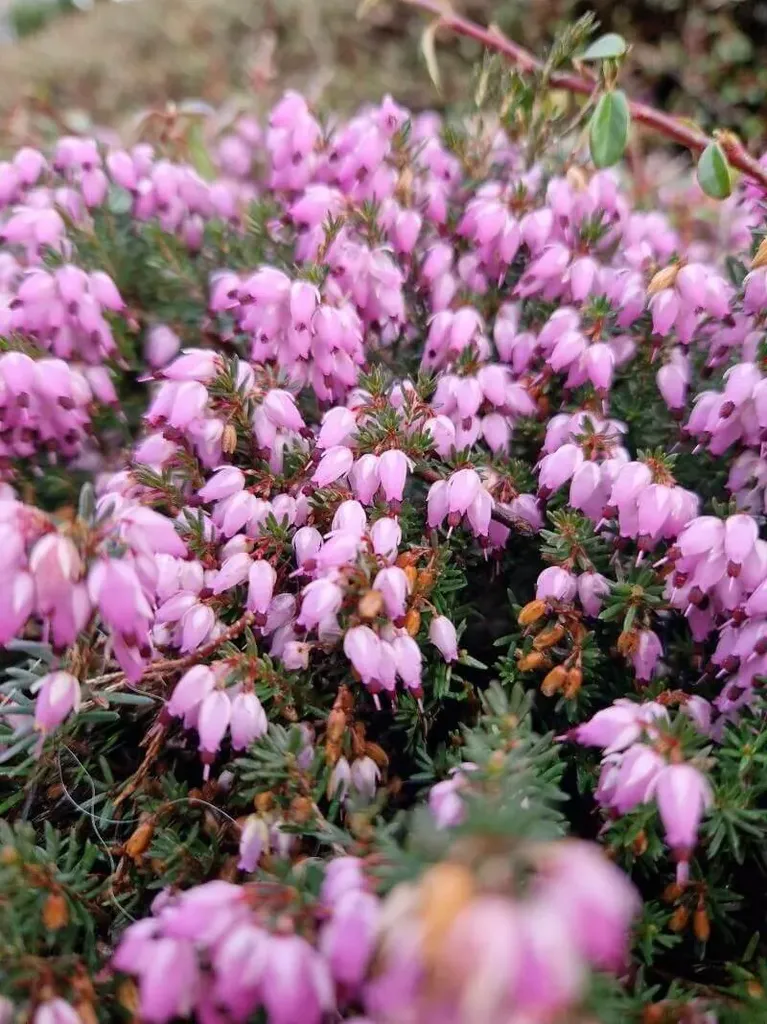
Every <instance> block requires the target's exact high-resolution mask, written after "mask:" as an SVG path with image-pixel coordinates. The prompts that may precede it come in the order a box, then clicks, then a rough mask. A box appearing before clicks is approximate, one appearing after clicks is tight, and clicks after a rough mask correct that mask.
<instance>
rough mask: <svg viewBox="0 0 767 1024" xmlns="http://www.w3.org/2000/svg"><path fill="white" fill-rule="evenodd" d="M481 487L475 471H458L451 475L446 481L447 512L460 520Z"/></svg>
mask: <svg viewBox="0 0 767 1024" xmlns="http://www.w3.org/2000/svg"><path fill="white" fill-rule="evenodd" d="M436 486H437V485H436V484H434V485H433V487H436ZM481 486H482V482H481V481H480V479H479V475H478V474H477V471H476V470H475V469H459V470H458V471H457V472H456V473H453V475H452V476H451V477H450V478H449V480H448V481H447V511H448V512H449V513H451V514H457V515H458V517H459V518H460V516H462V515H464V513H465V512H466V511H467V509H468V508H469V505H471V503H472V502H473V501H474V499H475V498H476V496H477V494H478V493H479V490H480V487H481Z"/></svg>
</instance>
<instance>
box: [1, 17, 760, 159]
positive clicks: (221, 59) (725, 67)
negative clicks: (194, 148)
mask: <svg viewBox="0 0 767 1024" xmlns="http://www.w3.org/2000/svg"><path fill="white" fill-rule="evenodd" d="M357 5H358V0H122V2H119V0H0V22H1V24H2V39H3V42H2V43H0V55H1V56H2V67H3V76H2V84H0V130H2V129H4V131H2V137H3V140H4V142H5V144H16V143H18V141H19V140H20V137H21V138H22V139H23V140H24V141H28V140H29V136H30V134H34V132H35V130H37V129H38V128H39V126H40V125H43V126H44V125H45V124H46V122H52V124H51V125H50V127H53V128H55V129H56V130H57V131H61V130H62V129H66V128H68V127H70V128H75V129H77V128H81V127H85V125H84V124H83V122H84V120H85V119H86V115H85V113H84V112H85V111H87V112H88V114H87V117H90V118H93V119H95V120H96V121H97V122H98V123H100V124H109V125H113V126H116V127H119V126H121V125H122V124H123V123H124V122H125V121H126V120H127V119H128V118H130V117H131V116H132V115H135V113H136V111H138V110H141V109H145V108H146V107H148V106H156V105H164V104H165V103H166V102H167V101H168V100H182V99H189V98H191V97H194V98H199V99H204V100H206V101H210V102H212V103H220V102H222V101H223V100H224V99H225V98H227V97H231V96H233V95H234V96H236V95H237V93H238V92H240V93H244V92H247V93H249V94H250V93H252V91H253V89H254V87H255V91H256V93H257V94H258V95H259V96H260V97H262V99H263V102H264V104H267V103H269V102H271V101H272V99H273V97H274V95H275V93H278V92H280V91H282V89H284V88H285V87H290V86H295V87H297V88H301V89H303V90H305V91H306V92H308V93H309V94H310V95H312V96H314V97H316V98H317V99H321V100H322V101H323V102H324V103H325V104H326V105H327V106H328V107H332V108H336V109H341V110H347V109H348V108H349V107H350V106H352V105H357V104H358V103H359V102H361V101H364V100H365V99H372V98H374V97H378V96H380V95H381V93H382V92H387V91H391V92H395V93H396V94H397V97H398V99H400V100H401V101H403V102H405V103H407V104H409V105H410V106H412V107H413V108H414V109H422V108H424V107H430V106H435V105H436V106H439V105H442V104H444V103H446V102H449V101H450V100H451V99H454V98H456V97H457V96H460V95H461V92H462V90H463V88H464V85H465V82H466V80H467V75H468V73H469V65H470V62H471V59H472V58H474V57H475V56H476V53H477V51H476V49H475V48H473V46H472V44H471V43H469V42H466V41H458V40H455V39H451V40H449V41H448V40H445V43H446V45H443V46H441V47H440V49H439V55H440V64H441V67H442V70H443V79H444V82H445V88H444V93H443V95H442V96H438V95H436V93H435V91H434V89H433V87H432V86H431V84H430V82H429V78H428V75H427V74H426V73H425V71H424V69H423V67H422V62H421V58H420V56H419V46H418V41H419V36H420V32H421V30H422V28H423V26H424V21H423V17H422V15H421V14H419V12H417V11H415V10H411V9H409V8H407V7H406V6H405V5H402V4H398V3H397V2H396V0H381V2H380V3H379V4H377V5H376V6H375V8H374V9H373V11H372V12H371V13H370V14H369V16H368V17H367V18H366V19H365V21H363V22H360V21H358V20H357V19H356V17H355V13H356V8H357ZM454 5H455V6H456V7H458V8H459V9H461V10H462V11H463V12H465V13H467V14H469V15H470V16H471V17H472V18H474V19H475V20H479V21H484V22H495V23H497V24H498V25H499V26H500V27H501V28H502V29H503V30H504V31H505V32H506V33H508V34H509V35H511V36H512V37H513V38H514V39H516V40H517V41H519V42H521V43H523V44H524V45H526V46H527V47H529V48H530V49H533V50H535V51H537V52H539V53H540V52H541V51H543V50H545V48H546V45H547V43H548V42H549V41H550V40H551V38H552V37H553V35H554V34H555V32H556V30H557V28H558V26H560V25H561V24H562V23H563V22H565V21H568V20H572V18H573V17H575V16H577V15H578V14H581V13H583V11H584V10H587V9H592V10H595V11H596V13H597V15H598V17H599V19H600V22H601V25H602V27H603V30H605V31H617V32H620V33H621V34H622V35H624V36H625V37H626V38H627V39H628V40H629V41H630V42H631V43H632V47H633V49H632V52H631V58H630V61H629V66H628V69H627V75H628V79H629V86H630V89H631V92H632V94H633V95H634V96H635V97H636V98H642V99H646V100H649V101H652V102H655V103H656V104H658V105H661V106H662V107H663V108H664V109H666V110H670V111H674V112H676V113H678V114H680V115H682V116H686V117H690V118H692V119H694V120H696V121H698V122H699V123H701V124H702V125H703V126H704V127H706V128H708V129H710V128H713V127H731V128H735V129H737V130H738V131H739V132H740V133H741V134H742V135H743V136H744V137H745V138H746V139H748V140H749V141H750V142H751V143H752V144H755V145H757V146H758V145H761V144H762V143H764V141H765V134H766V133H767V120H765V118H764V117H763V116H762V112H763V109H764V106H765V100H767V0H454Z"/></svg>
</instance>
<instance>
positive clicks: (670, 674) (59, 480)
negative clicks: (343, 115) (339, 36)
mask: <svg viewBox="0 0 767 1024" xmlns="http://www.w3.org/2000/svg"><path fill="white" fill-rule="evenodd" d="M417 6H420V7H422V8H425V9H427V10H429V9H431V8H432V4H431V2H430V0H418V3H417ZM434 10H435V11H436V13H437V15H438V18H439V21H435V22H434V24H433V25H432V26H431V27H429V28H427V30H426V33H425V35H424V42H423V51H424V55H425V58H426V63H427V65H428V67H429V69H430V71H431V72H432V74H433V75H434V76H435V77H437V76H438V70H439V65H438V56H437V53H436V46H435V37H436V30H437V29H438V28H440V27H444V26H448V27H452V28H454V29H456V30H457V31H459V32H463V33H464V34H468V35H472V36H473V37H474V38H477V39H479V40H480V41H481V42H483V43H485V44H486V46H487V48H488V51H492V52H488V55H487V57H486V58H485V60H484V61H483V63H482V64H481V66H480V67H479V68H478V71H477V76H476V83H475V89H474V92H473V94H472V96H471V97H469V98H467V102H466V104H465V108H463V109H460V110H457V111H455V112H454V114H451V115H450V116H449V117H446V118H444V119H442V118H439V117H437V116H435V115H431V114H419V115H414V114H411V113H409V112H408V111H407V110H405V109H403V108H402V107H400V106H399V105H398V104H397V103H396V102H395V101H394V100H393V99H392V98H390V97H385V98H384V99H383V100H382V101H381V102H380V104H378V105H376V106H373V107H371V108H367V109H363V110H361V111H360V112H359V113H358V114H357V115H356V116H355V117H353V118H352V119H350V120H348V121H340V120H334V119H333V117H332V115H330V114H327V115H325V114H321V113H320V112H319V111H317V110H315V109H313V108H312V106H311V105H310V104H309V102H308V101H307V100H306V99H305V98H303V97H302V96H300V95H298V94H296V93H291V92H289V93H287V94H286V95H285V96H284V97H283V98H282V99H281V100H280V101H279V102H278V103H277V105H276V106H275V107H274V108H273V109H272V110H271V112H270V113H269V115H268V117H267V119H266V120H265V121H264V122H260V121H258V120H257V119H255V118H252V117H250V116H246V115H241V116H238V117H237V118H236V119H235V120H234V121H233V122H232V123H231V124H230V125H228V126H227V127H226V128H224V129H222V128H221V125H220V121H218V120H215V119H213V120H211V121H210V122H208V121H207V120H206V118H205V116H203V115H200V114H198V113H196V112H194V111H186V112H181V113H178V112H175V113H173V112H171V113H170V114H168V115H163V117H162V118H161V121H162V130H161V131H160V132H159V136H160V138H159V141H157V142H156V143H155V144H154V145H150V144H148V143H145V142H139V143H137V144H135V145H133V146H131V147H127V148H121V147H120V146H118V145H117V144H110V145H105V144H99V143H97V142H96V141H94V140H91V139H86V138H79V137H67V138H62V139H60V140H58V142H57V143H56V144H55V146H54V147H53V148H52V150H51V151H50V152H46V153H42V152H38V151H36V150H32V149H23V150H21V151H19V152H18V153H16V154H15V156H13V158H12V159H10V160H9V161H7V162H6V163H4V164H2V165H1V166H0V205H2V226H1V227H0V234H1V235H2V240H3V249H2V254H0V269H1V271H2V302H1V303H0V324H1V331H2V348H3V351H2V354H1V355H0V383H1V385H2V386H1V388H0V420H2V429H1V430H0V441H1V442H2V445H3V449H2V492H1V493H0V534H1V535H2V543H1V544H0V563H1V564H2V570H3V588H2V590H1V591H0V643H2V646H3V672H4V675H3V681H2V683H0V695H1V698H0V699H1V700H2V703H1V704H0V713H1V716H2V717H1V718H0V779H1V780H2V782H1V783H0V811H1V812H2V815H3V820H2V822H0V952H1V953H2V955H1V956H0V993H1V994H2V1003H0V1019H2V1020H3V1021H15V1020H30V1021H32V1022H34V1024H52V1022H53V1024H65V1022H78V1021H79V1022H81V1024H90V1022H91V1021H95V1020H104V1021H107V1020H108V1021H112V1020H114V1021H120V1020H126V1021H131V1020H134V1021H145V1022H148V1024H167V1022H171V1021H176V1020H183V1019H193V1020H199V1021H201V1022H203V1024H232V1022H249V1021H250V1022H256V1021H267V1022H272V1024H320V1022H322V1021H326V1022H330V1021H339V1020H347V1021H357V1022H358V1024H361V1022H363V1021H368V1022H374V1024H390V1022H391V1024H429V1022H432V1021H433V1022H437V1021H439V1022H454V1024H475V1022H476V1024H479V1022H483V1024H495V1022H497V1024H593V1022H604V1024H610V1022H613V1021H615V1022H619V1021H620V1022H623V1021H637V1022H642V1024H653V1022H655V1024H671V1022H679V1024H712V1022H726V1021H753V1022H757V1021H761V1020H764V1019H765V1013H766V1012H767V997H766V996H765V994H764V985H765V982H766V981H767V963H766V961H765V956H767V935H766V934H765V925H764V920H763V918H764V913H765V900H764V898H763V896H762V891H761V889H762V881H763V877H764V868H765V863H764V849H765V838H766V837H767V819H766V818H765V791H767V777H766V776H765V774H764V765H765V758H766V757H767V753H766V752H765V743H766V742H767V733H766V732H765V719H764V700H763V694H762V691H761V682H762V678H763V677H764V676H765V675H767V540H765V539H764V538H763V537H762V534H763V532H764V530H763V526H764V515H765V495H764V490H765V484H766V483H767V468H765V465H766V464H765V461H764V454H763V448H762V446H763V444H764V442H765V440H766V439H767V398H766V397H765V396H767V390H765V388H767V384H765V377H764V375H763V370H764V314H765V310H766V309H767V277H766V276H765V266H767V242H765V230H764V220H765V217H764V197H765V192H766V191H767V170H765V168H764V166H763V165H762V164H761V163H759V162H758V161H757V160H756V159H755V158H754V157H753V156H751V155H750V154H749V153H748V151H747V150H746V148H745V146H744V145H743V144H742V143H741V142H740V141H739V140H738V139H737V138H735V137H734V136H732V135H728V134H719V135H718V136H716V137H714V138H709V137H707V136H705V135H704V134H703V133H702V132H701V131H700V130H698V129H696V128H694V127H693V126H690V125H688V124H684V123H680V122H676V121H674V120H672V119H670V118H668V117H666V116H665V115H663V114H662V113H659V112H657V111H654V110H651V109H650V108H647V107H644V106H642V105H641V104H636V103H632V102H631V101H630V100H629V98H628V97H627V95H626V94H625V93H624V92H623V91H622V90H621V88H620V69H621V62H622V58H623V56H624V54H625V52H626V43H625V42H624V41H623V40H622V39H621V38H620V37H616V36H614V35H613V36H603V37H597V36H596V35H595V32H594V25H593V22H592V20H591V19H589V18H585V19H582V20H581V21H579V22H577V23H576V24H574V25H573V26H571V27H570V28H569V29H568V30H567V31H566V32H565V33H563V35H562V36H561V37H560V38H559V40H558V41H557V43H556V45H555V46H554V48H553V49H552V51H551V52H550V53H549V54H548V56H547V57H546V58H545V59H544V60H543V61H541V62H539V61H537V60H535V59H534V58H533V57H532V56H530V55H529V54H527V53H526V52H525V51H522V50H520V49H519V47H517V46H516V45H515V44H513V43H512V42H511V41H510V40H507V39H505V38H504V37H501V36H499V35H498V34H497V33H495V32H492V31H489V30H484V29H481V28H479V27H478V26H476V25H473V24H472V23H470V22H466V21H463V20H462V19H460V18H458V17H457V16H454V15H453V14H451V13H450V12H447V11H442V10H441V8H437V7H436V5H435V7H434ZM563 91H566V92H568V93H570V94H573V95H575V96H577V95H581V96H585V97H586V98H585V100H583V101H580V102H579V101H577V100H573V101H570V100H567V101H565V100H563V99H562V94H563ZM637 123H642V124H645V125H647V126H649V127H651V128H656V129H658V130H660V131H661V132H662V133H664V134H665V135H667V136H670V137H671V138H672V139H673V140H674V141H675V142H677V143H681V144H682V145H684V146H686V147H687V148H688V149H689V150H690V151H692V152H693V153H694V154H695V155H696V157H697V169H696V173H695V176H693V174H692V173H691V172H690V171H689V170H687V171H685V172H684V173H680V174H679V175H678V176H677V177H676V178H675V179H674V182H673V186H669V185H668V183H666V184H663V185H661V184H660V183H659V182H656V181H655V179H654V178H653V177H652V174H653V173H654V172H653V165H651V164H649V163H648V165H647V166H642V167H640V166H638V165H637V162H636V161H635V160H634V159H633V158H632V152H631V141H630V140H631V132H632V131H634V130H636V129H635V127H632V125H634V126H635V125H636V124H637ZM660 153H661V156H660V160H659V163H658V166H660V165H662V161H663V159H666V158H665V157H664V156H663V149H662V146H661V147H660ZM674 166H675V165H674ZM639 176H641V177H642V181H641V188H640V187H639V182H638V180H637V178H638V177H639ZM649 197H652V203H650V201H649Z"/></svg>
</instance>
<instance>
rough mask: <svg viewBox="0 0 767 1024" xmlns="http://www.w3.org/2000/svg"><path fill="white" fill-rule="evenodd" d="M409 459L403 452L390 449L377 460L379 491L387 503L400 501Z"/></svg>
mask: <svg viewBox="0 0 767 1024" xmlns="http://www.w3.org/2000/svg"><path fill="white" fill-rule="evenodd" d="M409 465H410V463H409V459H408V457H407V455H405V453H404V452H400V451H397V449H396V448H392V449H390V450H389V451H385V452H384V453H383V454H382V455H381V456H380V458H379V460H378V476H379V479H380V481H381V490H382V491H383V493H384V498H385V499H386V501H388V502H399V501H402V495H403V492H404V490H405V482H406V480H407V473H408V469H409Z"/></svg>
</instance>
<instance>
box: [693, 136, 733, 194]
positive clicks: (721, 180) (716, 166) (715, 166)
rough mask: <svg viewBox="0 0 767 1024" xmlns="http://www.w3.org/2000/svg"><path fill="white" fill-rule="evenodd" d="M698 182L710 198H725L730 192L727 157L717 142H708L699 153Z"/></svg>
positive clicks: (730, 181) (730, 183)
mask: <svg viewBox="0 0 767 1024" xmlns="http://www.w3.org/2000/svg"><path fill="white" fill-rule="evenodd" d="M698 184H699V185H700V187H701V188H702V189H703V191H704V192H705V193H706V195H707V196H711V198H712V199H726V198H727V196H728V195H729V194H730V193H731V192H732V178H731V177H730V168H729V165H728V163H727V157H726V156H725V155H724V151H723V149H722V147H721V146H720V145H719V143H718V142H709V144H708V145H707V146H706V148H705V149H704V150H703V152H702V153H701V155H700V160H698Z"/></svg>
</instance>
